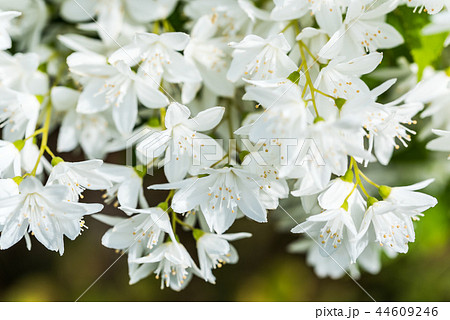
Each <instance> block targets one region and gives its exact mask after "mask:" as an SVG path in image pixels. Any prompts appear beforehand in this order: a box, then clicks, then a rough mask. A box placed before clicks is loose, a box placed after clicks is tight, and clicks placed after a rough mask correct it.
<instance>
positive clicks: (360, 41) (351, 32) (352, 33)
mask: <svg viewBox="0 0 450 320" xmlns="http://www.w3.org/2000/svg"><path fill="white" fill-rule="evenodd" d="M396 7H397V3H396V2H395V1H387V2H385V3H383V4H381V5H379V6H376V7H375V8H372V6H367V5H364V4H363V3H362V1H361V0H355V1H352V2H351V3H350V6H349V7H348V10H347V14H346V17H345V20H344V22H343V23H342V26H341V27H340V28H339V30H337V31H336V32H335V33H334V34H333V36H332V37H331V39H330V40H329V41H328V43H327V44H326V45H325V46H324V47H323V48H322V50H321V51H320V52H319V55H320V56H321V57H323V58H327V59H332V58H334V57H337V56H344V57H347V58H348V59H350V58H354V57H358V56H362V55H364V54H365V53H366V52H374V51H376V50H377V49H389V48H393V47H396V46H398V45H400V44H402V43H403V38H402V36H401V35H400V33H398V31H397V30H395V29H394V28H393V27H392V26H391V25H389V24H387V23H385V22H382V21H380V19H381V18H383V17H384V16H385V15H386V14H387V13H389V12H391V11H392V10H394V9H395V8H396Z"/></svg>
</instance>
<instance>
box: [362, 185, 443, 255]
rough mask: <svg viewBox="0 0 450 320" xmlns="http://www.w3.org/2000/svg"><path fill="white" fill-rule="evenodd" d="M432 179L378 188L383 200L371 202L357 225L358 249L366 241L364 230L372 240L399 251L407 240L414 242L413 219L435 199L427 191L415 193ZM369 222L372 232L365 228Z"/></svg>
mask: <svg viewBox="0 0 450 320" xmlns="http://www.w3.org/2000/svg"><path fill="white" fill-rule="evenodd" d="M432 181H433V180H432V179H430V180H426V181H422V182H419V183H417V184H414V185H411V186H407V187H393V188H390V187H386V186H382V187H381V188H380V194H381V196H382V197H383V199H384V200H383V201H377V202H375V203H374V204H373V205H372V206H370V208H369V209H368V210H367V212H366V214H365V216H364V220H363V222H362V224H361V229H360V232H359V237H360V238H362V239H363V241H361V242H362V248H364V246H365V245H367V243H368V233H370V232H374V233H375V239H376V241H377V242H378V243H379V244H380V245H381V246H383V245H386V246H388V247H389V248H390V249H392V250H393V251H395V252H399V253H406V252H407V251H408V243H409V242H414V240H415V233H414V226H413V224H412V221H413V220H418V217H419V216H423V214H422V212H424V211H425V210H428V209H429V208H431V207H434V206H435V205H436V204H437V200H436V199H435V198H434V197H432V196H429V195H427V194H424V193H421V192H415V190H419V189H423V188H425V187H426V186H428V185H429V184H430V183H431V182H432ZM371 225H373V231H371V229H369V227H370V226H371Z"/></svg>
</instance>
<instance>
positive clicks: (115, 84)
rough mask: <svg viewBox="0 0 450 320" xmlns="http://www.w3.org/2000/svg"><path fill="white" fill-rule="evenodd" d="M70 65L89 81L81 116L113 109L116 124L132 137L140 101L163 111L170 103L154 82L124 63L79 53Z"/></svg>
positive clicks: (80, 105)
mask: <svg viewBox="0 0 450 320" xmlns="http://www.w3.org/2000/svg"><path fill="white" fill-rule="evenodd" d="M67 64H68V65H69V68H70V70H71V71H72V72H73V73H75V74H77V75H80V76H81V77H82V80H83V79H84V81H85V87H84V90H83V92H82V93H81V95H80V97H79V100H78V105H77V112H79V113H84V114H93V113H98V112H101V111H104V110H107V109H112V115H113V119H114V123H115V124H116V127H117V129H118V130H119V131H120V132H121V133H122V134H126V133H130V132H131V131H132V130H133V128H134V125H135V124H136V120H137V112H138V100H139V101H140V102H141V103H142V104H143V105H144V106H146V107H147V108H161V107H164V106H166V105H167V104H168V102H169V101H168V99H167V97H166V96H165V95H164V94H163V93H162V92H160V91H159V90H158V88H155V85H154V83H153V81H152V80H151V79H149V78H146V77H144V76H142V75H139V74H136V73H135V72H133V71H132V70H131V68H130V67H129V66H128V65H126V64H125V63H124V62H123V61H118V62H117V63H116V64H115V65H114V66H112V65H109V64H107V62H106V58H105V57H103V56H100V55H98V54H95V53H81V52H76V53H73V54H72V55H70V56H69V57H68V58H67Z"/></svg>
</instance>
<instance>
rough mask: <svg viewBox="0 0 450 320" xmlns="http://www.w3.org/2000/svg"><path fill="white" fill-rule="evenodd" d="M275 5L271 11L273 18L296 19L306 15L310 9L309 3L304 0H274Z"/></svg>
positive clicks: (281, 19) (280, 19) (282, 19)
mask: <svg viewBox="0 0 450 320" xmlns="http://www.w3.org/2000/svg"><path fill="white" fill-rule="evenodd" d="M273 2H274V3H275V7H274V8H273V10H272V12H271V13H270V18H272V19H273V20H279V21H287V20H295V19H299V18H301V17H302V16H304V15H305V14H306V13H307V12H308V11H309V4H308V2H307V1H302V0H300V1H299V0H274V1H273Z"/></svg>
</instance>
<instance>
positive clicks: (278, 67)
mask: <svg viewBox="0 0 450 320" xmlns="http://www.w3.org/2000/svg"><path fill="white" fill-rule="evenodd" d="M230 46H231V47H232V48H234V51H233V61H232V62H231V66H230V69H229V70H228V74H227V78H228V79H229V80H230V81H233V82H236V81H238V80H239V79H241V77H243V76H244V77H245V78H250V79H253V80H264V79H274V78H286V77H287V76H288V75H289V74H291V73H292V72H293V71H295V70H297V65H296V64H295V63H294V62H293V61H292V60H291V59H290V58H289V57H288V56H287V53H288V52H289V51H290V50H291V46H290V45H289V43H288V42H287V40H286V38H285V37H284V35H283V34H282V33H280V34H278V35H275V36H270V37H268V38H267V39H263V38H261V37H259V36H257V35H248V36H246V37H245V38H244V39H243V40H242V41H241V42H239V43H234V42H233V43H230Z"/></svg>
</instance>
